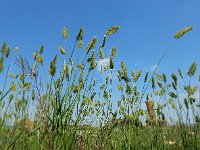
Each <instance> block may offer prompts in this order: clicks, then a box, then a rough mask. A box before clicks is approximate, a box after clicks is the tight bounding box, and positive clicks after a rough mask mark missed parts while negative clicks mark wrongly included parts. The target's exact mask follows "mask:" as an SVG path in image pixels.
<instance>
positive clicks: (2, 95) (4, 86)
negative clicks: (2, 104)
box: [0, 64, 10, 101]
mask: <svg viewBox="0 0 200 150" xmlns="http://www.w3.org/2000/svg"><path fill="white" fill-rule="evenodd" d="M9 70H10V64H9V65H8V69H7V71H6V78H5V82H4V85H3V90H2V93H1V98H0V101H2V100H3V98H4V97H5V96H4V91H5V88H6V83H7V79H8V72H9ZM7 94H8V93H7ZM7 94H6V95H7Z"/></svg>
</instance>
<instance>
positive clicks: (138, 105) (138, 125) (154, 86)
mask: <svg viewBox="0 0 200 150" xmlns="http://www.w3.org/2000/svg"><path fill="white" fill-rule="evenodd" d="M117 30H119V26H113V27H111V28H109V29H108V30H107V31H106V33H105V36H104V37H103V38H102V42H99V40H98V39H97V37H94V38H93V39H92V40H91V42H90V43H89V44H87V45H86V46H84V45H83V35H84V30H83V28H81V29H80V31H79V32H78V34H77V36H76V38H75V45H74V47H73V48H72V50H71V51H69V52H67V54H66V41H67V40H68V30H67V29H66V28H64V29H63V33H62V37H63V40H64V44H63V45H59V46H58V50H59V51H60V54H56V55H55V56H54V58H53V59H52V60H51V61H50V65H49V68H48V72H46V71H45V70H46V66H45V65H44V59H43V56H42V55H43V51H44V50H45V49H44V46H41V47H40V48H39V49H38V50H36V52H35V53H34V54H33V63H32V62H31V61H30V60H29V59H27V58H26V57H23V56H21V55H20V54H19V53H20V51H19V52H18V48H15V49H14V50H11V48H10V46H9V45H8V44H6V43H3V44H2V47H1V54H0V56H1V58H0V73H1V74H0V75H1V78H4V79H5V82H4V83H2V84H1V91H0V149H28V150H29V149H33V150H34V149H35V150H37V149H69V150H70V149H80V150H85V149H95V150H100V149H102V150H107V149H116V150H118V149H128V150H133V149H142V150H145V149H146V150H149V149H158V150H160V149H167V150H171V149H180V150H182V149H188V150H193V149H194V150H195V149H196V150H198V149H200V128H199V126H200V116H199V113H200V101H199V86H198V84H199V81H200V77H199V74H198V72H197V64H196V63H195V62H193V63H192V64H191V66H190V67H189V68H188V71H187V73H182V71H181V69H179V68H178V70H177V73H171V76H170V77H168V76H167V75H166V74H164V73H162V74H159V73H158V72H157V68H158V66H159V65H160V63H161V61H162V59H163V58H164V57H165V55H166V53H167V52H168V49H167V50H166V51H165V52H164V53H163V55H162V56H161V58H160V60H159V62H158V64H157V67H156V68H155V70H154V71H153V72H143V71H142V70H138V71H135V70H131V71H129V70H128V68H127V67H126V64H125V63H124V62H123V61H121V62H120V64H121V68H119V69H115V57H116V54H117V48H116V47H111V51H110V55H109V65H108V66H104V67H101V73H100V74H96V72H95V69H96V68H97V66H98V63H99V62H100V61H101V60H102V59H104V58H105V56H104V49H105V46H106V43H107V42H109V38H110V36H112V34H114V33H115V32H117ZM191 30H192V27H187V28H185V29H183V30H180V31H179V32H177V33H176V34H175V35H174V38H176V39H179V38H181V37H182V36H183V35H184V34H186V33H187V32H189V31H191ZM94 49H96V50H94ZM58 59H59V60H60V59H63V63H62V64H58V62H60V61H58ZM10 62H12V63H10ZM13 65H14V66H15V67H16V68H17V69H16V70H17V72H18V73H13V72H15V71H16V70H13V68H14V67H13ZM60 66H62V67H60ZM11 68H12V69H11ZM58 68H61V69H60V70H58ZM116 74H117V76H116V78H117V81H114V76H115V75H116ZM115 87H116V89H117V90H118V91H117V92H118V93H120V97H119V98H118V99H117V100H118V101H117V108H115V107H114V106H113V103H112V98H113V97H114V96H113V95H114V94H115V93H114V91H113V89H114V88H115ZM149 100H152V101H153V106H152V107H151V108H150V109H152V110H155V112H156V116H155V117H154V116H153V115H152V113H151V111H148V110H147V109H146V107H144V106H145V102H146V101H149ZM31 110H32V111H31ZM33 110H34V111H33ZM31 116H32V117H31Z"/></svg>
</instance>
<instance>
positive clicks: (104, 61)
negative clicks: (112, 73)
mask: <svg viewBox="0 0 200 150" xmlns="http://www.w3.org/2000/svg"><path fill="white" fill-rule="evenodd" d="M109 63H110V59H109V58H104V59H100V60H99V61H98V63H97V70H98V71H101V68H102V69H103V68H104V67H105V66H109Z"/></svg>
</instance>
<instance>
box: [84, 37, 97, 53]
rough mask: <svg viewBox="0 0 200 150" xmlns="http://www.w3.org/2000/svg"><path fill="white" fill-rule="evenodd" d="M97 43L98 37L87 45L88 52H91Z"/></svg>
mask: <svg viewBox="0 0 200 150" xmlns="http://www.w3.org/2000/svg"><path fill="white" fill-rule="evenodd" d="M96 43H97V37H96V36H95V37H94V38H93V39H92V41H91V42H90V43H89V44H88V45H87V47H86V50H87V51H88V52H89V50H91V49H93V48H94V47H95V46H96Z"/></svg>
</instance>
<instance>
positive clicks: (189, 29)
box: [174, 26, 193, 39]
mask: <svg viewBox="0 0 200 150" xmlns="http://www.w3.org/2000/svg"><path fill="white" fill-rule="evenodd" d="M192 29H193V26H189V27H186V28H184V29H182V30H180V31H178V32H176V34H175V35H174V38H175V39H179V38H180V37H182V36H183V35H184V34H186V33H187V32H189V31H191V30H192Z"/></svg>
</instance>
